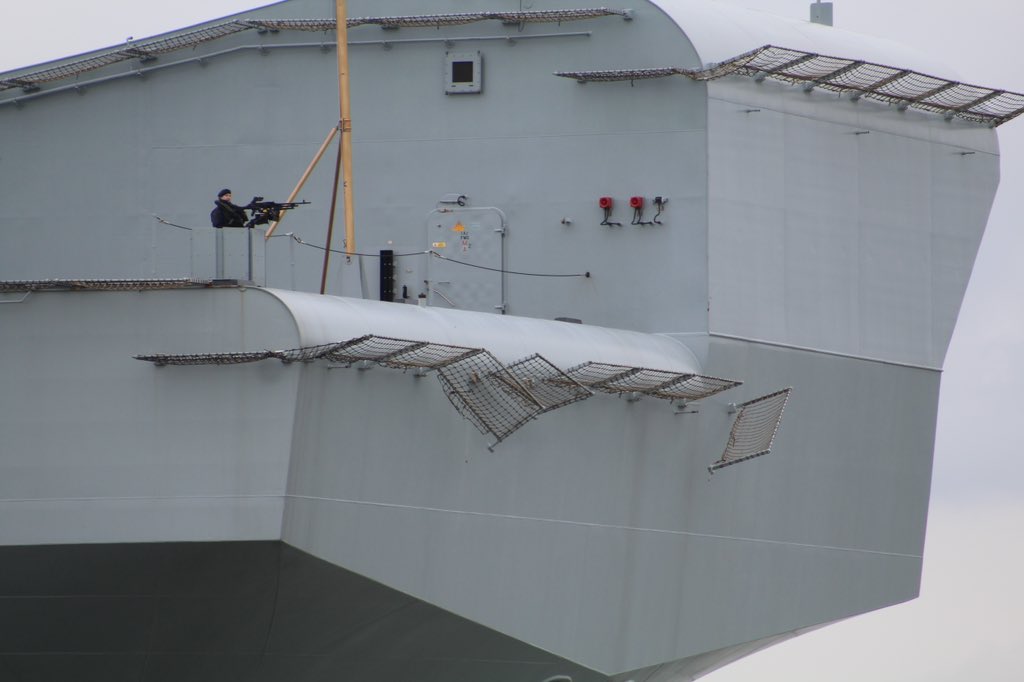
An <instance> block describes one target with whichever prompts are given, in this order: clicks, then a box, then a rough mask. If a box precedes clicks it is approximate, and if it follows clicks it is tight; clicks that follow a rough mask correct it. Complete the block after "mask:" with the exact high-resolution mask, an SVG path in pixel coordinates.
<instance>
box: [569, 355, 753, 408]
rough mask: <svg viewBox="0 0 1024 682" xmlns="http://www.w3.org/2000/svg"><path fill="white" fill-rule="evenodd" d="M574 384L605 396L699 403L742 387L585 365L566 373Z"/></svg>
mask: <svg viewBox="0 0 1024 682" xmlns="http://www.w3.org/2000/svg"><path fill="white" fill-rule="evenodd" d="M566 374H567V375H568V376H569V377H570V378H571V379H573V380H574V381H577V382H579V383H580V384H581V385H583V386H586V387H587V388H591V389H594V390H597V391H603V392H605V393H641V394H644V395H649V396H652V397H654V398H662V399H665V400H699V399H701V398H707V397H709V396H712V395H715V394H716V393H721V392H722V391H726V390H728V389H730V388H734V387H736V386H739V385H740V384H741V383H742V382H739V381H734V380H732V379H719V378H718V377H709V376H701V375H699V374H681V373H679V372H669V371H666V370H661V369H648V368H646V367H630V366H627V365H614V364H607V363H603V362H585V363H583V364H581V365H577V366H575V367H572V368H570V369H568V370H566Z"/></svg>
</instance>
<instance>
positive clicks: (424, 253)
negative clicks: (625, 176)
mask: <svg viewBox="0 0 1024 682" xmlns="http://www.w3.org/2000/svg"><path fill="white" fill-rule="evenodd" d="M153 217H154V218H156V219H157V220H158V221H159V222H161V223H163V224H164V225H170V226H171V227H178V228H181V229H182V230H192V228H191V227H185V226H184V225H175V224H174V223H169V222H167V221H166V220H164V219H163V218H161V217H160V216H156V215H154V216H153ZM249 229H252V228H249ZM274 237H291V238H292V239H294V240H295V241H296V242H298V243H299V244H302V245H303V246H308V247H310V248H313V249H319V250H321V251H330V252H331V253H337V254H339V255H342V256H366V257H367V258H380V257H381V255H380V254H379V253H348V252H346V251H339V250H337V249H328V248H327V247H325V246H319V245H318V244H310V243H309V242H307V241H303V240H302V238H301V237H299V236H298V235H296V234H292V233H287V234H278V235H271V239H273V238H274ZM427 255H430V256H436V257H437V258H440V259H441V260H445V261H448V262H449V263H455V264H456V265H465V266H466V267H468V268H479V269H480V270H490V271H491V272H501V273H504V274H506V275H522V276H524V277H586V278H589V277H590V272H589V271H588V272H584V273H575V274H571V275H552V274H547V273H543V272H518V271H516V270H503V269H502V268H489V267H487V266H486V265H476V264H474V263H466V262H465V261H461V260H455V259H454V258H448V257H447V256H443V255H441V254H439V253H438V252H437V251H410V252H409V253H395V254H392V255H391V257H392V258H406V257H408V256H427Z"/></svg>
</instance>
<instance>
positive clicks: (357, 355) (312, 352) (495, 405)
mask: <svg viewBox="0 0 1024 682" xmlns="http://www.w3.org/2000/svg"><path fill="white" fill-rule="evenodd" d="M135 358H136V359H137V360H143V361H146V362H152V363H153V364H156V365H158V366H166V365H178V366H182V365H237V364H244V363H252V362H260V361H262V360H271V359H277V360H280V361H282V362H285V363H292V362H312V361H315V360H326V361H328V362H335V363H342V364H344V365H345V366H361V364H362V363H366V364H368V365H380V366H383V367H390V368H393V369H402V370H409V369H414V370H418V371H432V370H436V372H437V377H438V380H439V381H440V383H441V386H442V388H443V390H444V394H445V396H446V397H447V398H448V400H449V401H450V402H451V403H452V405H453V406H454V407H455V409H456V410H458V412H459V414H461V415H462V416H463V417H465V418H466V419H467V420H469V421H470V422H471V423H472V424H473V425H474V426H475V427H476V428H477V429H478V430H480V432H481V433H484V434H490V435H492V436H493V437H494V438H495V442H494V444H492V446H491V447H493V445H495V444H497V443H500V442H501V441H502V440H504V439H505V438H507V437H508V436H509V435H511V434H512V433H513V432H515V431H516V430H517V429H519V428H520V427H522V426H523V425H524V424H526V423H527V422H528V421H530V420H531V419H534V418H536V417H537V416H539V415H541V414H543V413H544V412H548V411H551V410H554V409H557V408H560V407H564V406H566V405H569V404H571V403H573V402H576V401H579V400H583V399H585V398H588V397H590V395H591V392H590V391H589V390H587V389H586V388H584V387H583V386H581V385H579V384H578V383H576V382H575V381H573V380H572V379H571V378H569V377H568V376H567V375H566V374H565V373H564V372H562V371H561V370H560V369H558V368H557V367H556V366H555V365H554V364H552V363H551V362H549V361H548V360H547V359H545V358H544V357H543V356H541V355H537V354H535V355H531V356H529V357H526V358H523V359H521V360H518V361H516V362H513V363H511V364H510V365H508V366H507V367H506V366H505V365H503V364H502V363H501V362H500V361H499V360H498V359H497V358H495V357H494V356H493V355H492V354H491V353H490V352H488V351H487V350H485V349H483V348H470V347H466V346H456V345H451V344H444V343H433V342H428V341H416V340H411V339H398V338H394V337H388V336H376V335H366V336H360V337H358V338H354V339H349V340H347V341H341V342H338V343H328V344H319V345H315V346H305V347H301V348H292V349H288V350H265V351H252V352H232V353H189V354H153V355H136V356H135Z"/></svg>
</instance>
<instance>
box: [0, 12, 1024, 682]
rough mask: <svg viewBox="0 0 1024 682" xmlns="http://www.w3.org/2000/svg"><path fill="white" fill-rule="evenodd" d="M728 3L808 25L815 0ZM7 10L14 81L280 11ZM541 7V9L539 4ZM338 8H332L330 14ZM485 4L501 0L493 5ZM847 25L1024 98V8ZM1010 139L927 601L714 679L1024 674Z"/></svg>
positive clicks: (943, 434)
mask: <svg viewBox="0 0 1024 682" xmlns="http://www.w3.org/2000/svg"><path fill="white" fill-rule="evenodd" d="M719 1H721V2H725V3H728V4H732V5H739V6H745V7H751V8H757V9H762V10H764V11H769V12H773V13H776V14H781V15H783V16H788V17H792V18H798V19H804V18H806V17H807V16H808V11H809V10H808V5H809V4H810V1H811V0H719ZM509 2H510V4H514V3H511V0H509ZM0 4H2V7H0V20H2V25H3V27H4V29H5V30H4V36H3V38H2V40H0V72H2V71H6V70H10V69H14V68H17V67H21V66H27V65H31V64H37V63H40V62H43V61H46V60H48V59H55V58H58V57H64V56H68V55H72V54H78V53H81V52H85V51H88V50H91V49H95V48H99V47H107V46H110V45H115V44H119V43H121V42H123V41H124V40H125V39H126V38H127V37H129V36H134V37H135V38H138V39H141V38H144V37H147V36H152V35H155V34H158V33H162V32H164V31H168V30H172V29H176V28H181V27H184V26H188V25H191V24H195V23H198V22H201V21H207V20H210V19H215V18H219V17H222V16H226V15H228V14H232V13H234V12H239V11H243V10H246V9H250V8H252V7H255V6H258V5H261V4H266V3H264V2H260V1H259V0H175V1H174V2H163V3H156V2H147V1H145V0H91V1H90V2H82V1H81V0H48V1H47V2H42V3H29V2H24V1H18V2H15V0H0ZM470 4H472V3H470ZM541 4H542V2H541V1H539V0H534V5H535V8H541V7H540V5H541ZM581 4H586V3H581ZM591 4H592V5H593V6H598V5H605V6H610V7H620V6H621V7H629V6H631V5H632V4H635V3H634V2H632V1H631V0H624V1H623V2H610V0H602V1H601V2H594V3H591ZM332 5H333V3H329V2H326V0H325V16H327V15H329V14H330V13H329V12H327V11H326V9H328V8H329V7H330V6H332ZM487 5H491V6H493V0H480V6H481V7H485V6H487ZM467 7H468V5H467ZM835 19H836V21H835V24H836V26H837V27H838V28H843V29H846V30H850V31H856V32H859V33H866V34H872V35H878V36H882V37H886V38H891V39H895V40H898V41H900V42H903V43H905V44H907V45H909V46H911V47H916V48H918V49H920V50H923V51H925V52H928V53H930V54H933V55H936V56H937V57H938V58H939V59H940V61H943V62H945V63H948V64H950V65H951V66H953V67H954V68H956V69H957V71H958V72H959V74H960V76H961V77H962V78H963V79H964V80H965V81H967V82H973V83H976V84H979V85H987V86H991V87H998V88H1005V89H1007V90H1012V91H1016V92H1024V72H1022V70H1021V69H1020V67H1019V62H1020V61H1021V58H1020V56H1019V55H1018V54H1017V49H1018V48H1017V45H1018V44H1019V42H1020V31H1021V28H1022V26H1024V2H1022V1H1021V0H989V1H988V2H985V3H976V2H963V1H962V0H961V1H960V2H940V1H939V0H836V3H835ZM850 56H856V55H850ZM897 66H898V65H897ZM936 75H942V74H936ZM999 137H1000V145H1001V149H1002V183H1001V186H1000V190H999V194H998V196H997V198H996V203H995V206H994V207H993V209H992V215H991V219H990V222H989V227H988V231H987V233H986V236H985V240H984V242H983V243H982V247H981V252H980V254H979V256H978V260H977V264H976V268H975V271H974V274H973V277H972V280H971V285H970V288H969V290H968V295H967V298H966V300H965V302H964V306H963V309H962V311H961V316H960V320H959V323H958V325H957V330H956V333H955V335H954V338H953V344H952V347H951V349H950V352H949V355H948V356H947V359H946V367H945V373H944V375H943V382H942V397H941V401H940V409H939V427H938V433H937V441H936V458H935V473H934V481H933V493H932V510H931V516H930V520H929V530H928V539H927V545H926V548H925V569H924V580H923V585H922V593H921V597H920V598H919V599H917V600H915V601H912V602H910V603H908V604H904V605H900V606H896V607H892V608H889V609H883V610H882V611H879V612H875V613H872V614H867V615H864V616H860V617H857V618H854V619H851V620H849V621H846V622H844V623H840V624H838V625H834V626H831V627H828V628H824V629H822V630H819V631H817V632H814V633H811V634H808V635H804V636H802V637H799V638H797V639H795V640H792V641H790V642H787V643H785V644H781V645H778V646H776V647H773V648H771V649H768V650H766V651H764V652H762V653H760V654H757V655H754V656H751V657H748V658H747V659H744V660H743V661H739V662H737V663H735V664H733V665H731V666H728V667H726V668H724V669H722V670H721V671H718V672H716V673H713V674H712V675H710V676H708V677H707V678H705V679H706V680H708V682H764V681H766V680H767V681H774V680H786V681H787V682H846V681H850V682H852V681H854V680H856V681H857V682H866V681H868V680H870V681H871V682H890V681H891V682H953V681H954V680H956V681H957V682H961V681H962V680H972V681H983V682H1004V681H1005V682H1019V681H1020V680H1022V679H1024V673H1022V672H1020V671H1019V670H1018V668H1020V667H1021V665H1020V663H1019V661H1020V657H1021V650H1022V649H1024V581H1022V580H1021V577H1022V576H1024V542H1022V539H1024V528H1022V526H1024V453H1022V452H1021V450H1022V448H1021V442H1020V441H1018V440H1017V431H1016V427H1017V425H1018V424H1019V423H1021V422H1022V421H1024V420H1022V419H1021V411H1020V407H1019V405H1018V403H1017V401H1016V400H1017V390H1019V389H1020V387H1021V386H1022V385H1024V361H1022V356H1024V312H1022V311H1024V267H1021V266H1020V264H1019V263H1018V261H1019V260H1020V258H1021V255H1022V254H1024V232H1022V230H1024V228H1022V227H1021V225H1020V218H1019V216H1021V215H1022V213H1024V206H1022V204H1024V198H1022V191H1024V116H1022V117H1021V118H1020V119H1019V120H1016V121H1013V122H1011V123H1008V124H1006V125H1005V126H1002V127H1001V128H1000V129H999Z"/></svg>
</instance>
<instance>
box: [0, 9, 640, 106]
mask: <svg viewBox="0 0 1024 682" xmlns="http://www.w3.org/2000/svg"><path fill="white" fill-rule="evenodd" d="M613 15H617V16H629V12H628V11H627V10H617V9H607V8H604V7H599V8H594V9H566V10H544V11H533V12H468V13H459V14H423V15H412V16H391V17H356V18H350V19H348V21H347V24H348V27H349V28H354V27H356V26H364V25H378V26H381V27H384V28H399V27H409V28H416V27H437V28H440V27H441V26H455V25H461V24H469V23H474V22H478V21H488V20H496V21H501V22H503V23H506V24H534V23H558V22H563V21H579V20H581V19H593V18H597V17H603V16H613ZM336 27H337V24H336V22H335V20H334V19H261V20H244V21H243V20H236V21H228V22H224V23H221V24H216V25H213V26H205V27H202V28H197V29H194V30H191V31H183V32H181V33H177V34H174V35H171V36H166V37H162V38H153V39H149V40H141V41H138V42H134V43H129V44H127V45H125V46H123V47H120V48H115V49H111V50H109V51H106V52H102V53H99V54H95V55H92V56H90V57H86V58H84V59H75V60H71V61H68V62H66V63H63V64H59V65H56V66H51V67H49V68H46V69H41V70H39V71H33V72H30V73H25V74H21V75H19V76H17V77H14V78H6V79H0V90H8V89H11V88H22V89H24V90H27V91H31V90H33V89H36V88H38V87H39V85H40V84H42V83H48V82H51V81H55V80H61V79H63V78H72V77H75V76H78V75H80V74H83V73H87V72H89V71H94V70H96V69H101V68H103V67H105V66H110V65H112V64H117V63H119V62H124V61H130V60H133V59H141V60H144V61H145V60H150V59H153V58H155V57H158V56H160V55H162V54H166V53H168V52H174V51H176V50H181V49H185V48H191V47H195V46H197V45H201V44H202V43H206V42H209V41H211V40H217V39H218V38H224V37H226V36H229V35H233V34H235V33H241V32H242V31H250V30H256V31H260V32H266V31H273V32H276V31H310V32H333V31H334V30H335V28H336Z"/></svg>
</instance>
